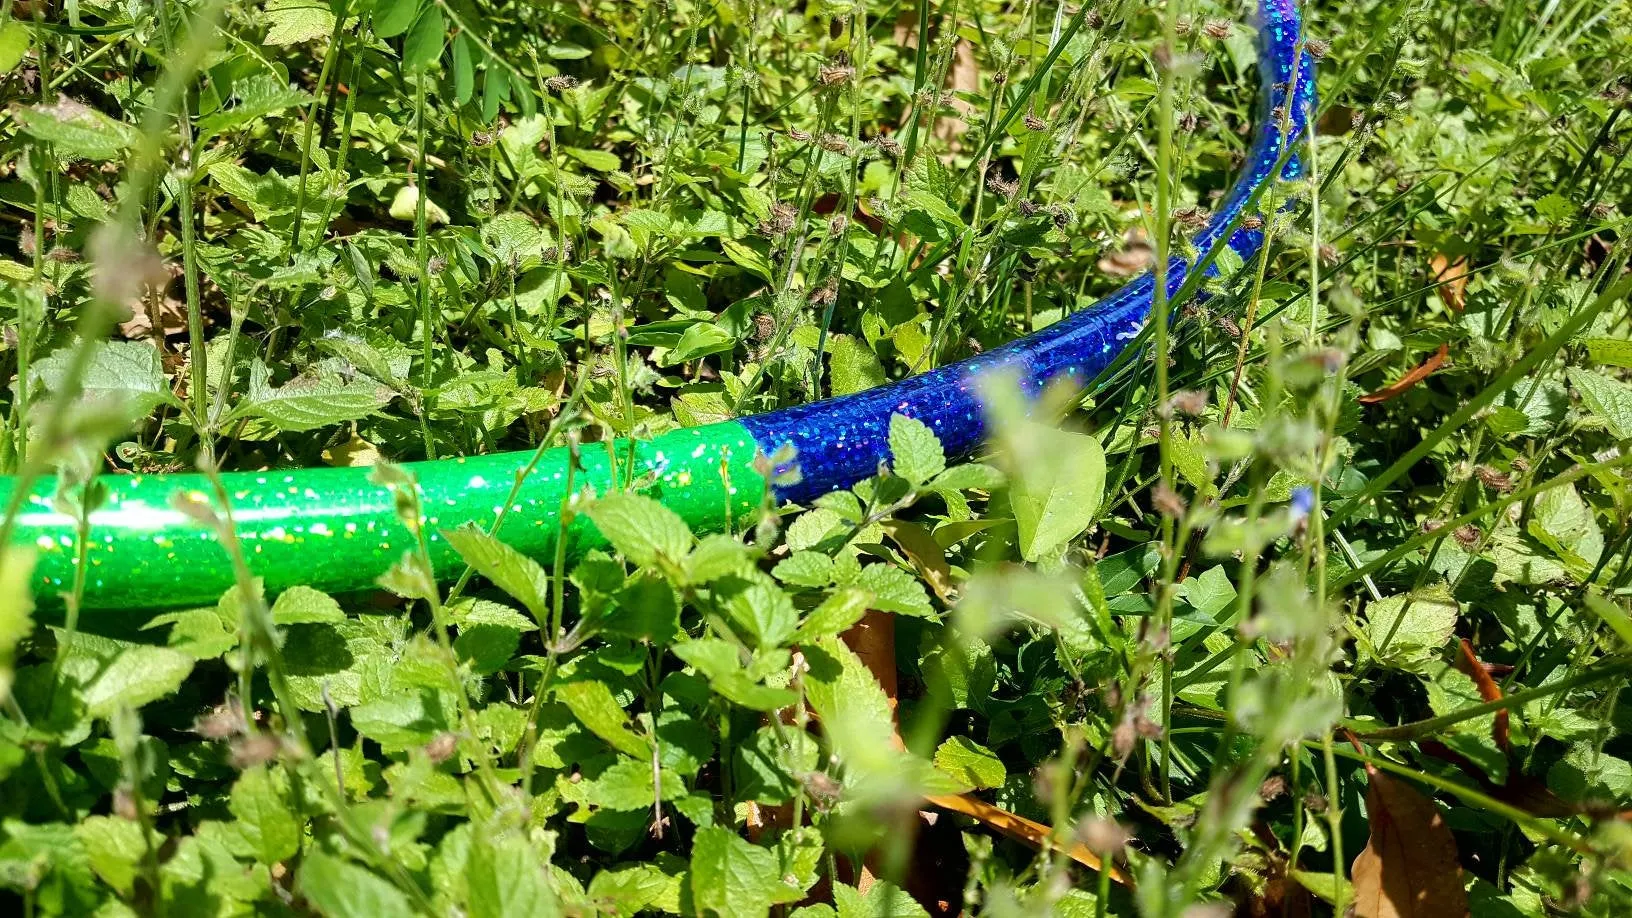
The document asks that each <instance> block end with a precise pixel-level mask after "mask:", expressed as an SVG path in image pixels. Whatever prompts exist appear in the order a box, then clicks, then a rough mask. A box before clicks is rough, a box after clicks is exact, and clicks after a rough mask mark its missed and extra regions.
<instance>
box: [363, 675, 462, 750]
mask: <svg viewBox="0 0 1632 918" xmlns="http://www.w3.org/2000/svg"><path fill="white" fill-rule="evenodd" d="M453 715H454V712H453V710H452V706H451V702H450V701H449V700H448V699H446V698H444V697H443V696H442V693H440V692H437V691H436V690H434V689H426V688H421V689H413V690H409V689H403V690H400V691H396V692H393V693H391V694H390V695H387V696H385V697H383V698H378V699H375V700H374V701H370V702H367V703H366V704H361V705H358V706H357V707H354V708H352V709H351V725H352V727H354V728H356V730H357V732H358V733H361V734H362V735H363V736H366V737H368V738H369V739H371V740H374V741H375V742H377V743H379V744H380V747H381V748H382V749H384V750H386V751H387V752H396V751H398V750H402V749H411V748H413V747H415V746H423V745H425V744H426V743H429V742H430V741H431V740H432V739H435V738H436V735H437V734H439V733H442V732H443V731H446V730H449V729H451V728H452V724H453V721H454V716H453Z"/></svg>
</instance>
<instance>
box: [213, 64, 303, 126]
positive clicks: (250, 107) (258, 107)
mask: <svg viewBox="0 0 1632 918" xmlns="http://www.w3.org/2000/svg"><path fill="white" fill-rule="evenodd" d="M232 94H233V95H234V96H236V97H237V99H238V104H237V105H234V106H233V107H231V108H228V109H224V110H221V111H217V112H216V113H215V114H213V115H210V116H208V117H206V118H200V119H199V120H198V125H197V127H196V129H195V133H196V136H197V137H198V139H199V140H200V141H203V140H208V139H209V138H211V137H216V136H219V135H221V134H224V133H227V132H229V131H234V130H238V129H240V128H244V127H248V126H249V125H252V124H254V123H256V122H257V121H259V120H261V119H263V118H265V117H267V116H268V115H275V114H277V113H278V112H281V111H283V110H284V109H287V108H292V107H294V106H297V105H301V104H304V103H306V102H309V101H311V98H312V97H311V96H310V95H309V94H307V93H306V92H304V91H302V90H300V89H297V88H295V87H293V86H290V85H289V84H288V82H286V81H284V80H281V79H279V78H278V77H277V76H276V75H275V74H270V73H258V74H255V75H254V76H250V77H246V78H244V79H242V80H239V81H237V82H236V83H234V84H232Z"/></svg>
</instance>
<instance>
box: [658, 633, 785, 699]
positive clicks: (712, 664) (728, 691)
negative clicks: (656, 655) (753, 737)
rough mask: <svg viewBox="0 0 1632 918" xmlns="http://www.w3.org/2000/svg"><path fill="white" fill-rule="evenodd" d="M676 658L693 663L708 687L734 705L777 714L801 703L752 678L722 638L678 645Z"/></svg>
mask: <svg viewBox="0 0 1632 918" xmlns="http://www.w3.org/2000/svg"><path fill="white" fill-rule="evenodd" d="M672 649H673V650H674V655H675V656H677V657H679V658H680V659H682V660H684V661H686V662H687V663H690V664H691V665H692V666H693V667H694V668H696V670H697V672H699V673H701V674H702V675H703V677H704V678H706V679H707V680H708V684H709V687H710V688H711V689H713V690H714V691H715V692H716V693H717V694H719V695H720V697H722V698H724V699H725V700H727V701H730V702H732V703H733V704H739V705H742V706H743V707H745V708H748V709H750V710H754V711H776V710H780V709H781V708H785V707H787V706H788V705H790V704H793V703H795V702H797V701H798V700H799V696H798V694H796V693H794V692H791V691H789V690H787V689H781V688H772V687H770V686H768V685H762V684H761V683H759V682H756V681H754V680H753V679H751V678H749V676H748V674H747V673H746V672H744V670H743V665H742V660H741V658H740V657H739V655H738V653H737V648H736V647H735V646H734V645H732V644H729V643H727V642H725V641H723V640H720V639H719V638H702V639H700V640H695V641H686V642H684V643H680V644H676V645H674V647H673V648H672Z"/></svg>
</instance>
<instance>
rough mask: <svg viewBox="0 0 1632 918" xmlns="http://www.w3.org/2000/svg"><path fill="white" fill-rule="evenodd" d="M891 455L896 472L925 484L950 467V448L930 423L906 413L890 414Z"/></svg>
mask: <svg viewBox="0 0 1632 918" xmlns="http://www.w3.org/2000/svg"><path fill="white" fill-rule="evenodd" d="M890 458H891V459H892V460H894V471H895V474H897V475H899V476H901V477H902V478H905V479H906V480H908V481H910V482H912V484H913V485H914V486H915V487H923V486H924V485H925V484H926V483H928V482H929V480H930V479H932V478H934V477H935V476H936V475H939V474H941V472H942V471H944V470H945V469H946V452H945V451H944V450H942V449H941V441H940V439H939V438H937V437H936V436H935V432H934V431H933V430H930V429H929V425H928V424H925V423H924V422H923V421H920V420H917V419H916V418H909V417H907V416H906V415H904V414H892V415H890Z"/></svg>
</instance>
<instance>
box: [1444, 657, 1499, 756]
mask: <svg viewBox="0 0 1632 918" xmlns="http://www.w3.org/2000/svg"><path fill="white" fill-rule="evenodd" d="M1460 663H1461V665H1460V666H1458V667H1457V668H1458V669H1460V670H1462V671H1463V672H1465V673H1467V674H1468V676H1469V678H1471V679H1473V684H1474V685H1476V686H1478V687H1479V698H1480V700H1482V701H1485V702H1487V703H1488V702H1492V701H1500V700H1502V687H1501V686H1499V685H1497V684H1496V680H1495V679H1494V678H1492V677H1491V675H1490V670H1488V669H1486V668H1485V664H1483V663H1481V662H1479V658H1478V657H1476V656H1474V654H1473V645H1472V644H1470V643H1468V639H1467V638H1463V639H1462V659H1461V661H1460ZM1507 720H1508V718H1507V712H1506V711H1497V712H1496V717H1495V720H1494V721H1493V722H1492V723H1491V725H1490V738H1491V739H1493V740H1495V741H1496V746H1497V748H1499V749H1501V750H1502V751H1503V752H1507V751H1509V750H1511V749H1512V748H1513V741H1512V740H1511V739H1510V738H1509V736H1508V732H1507Z"/></svg>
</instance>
